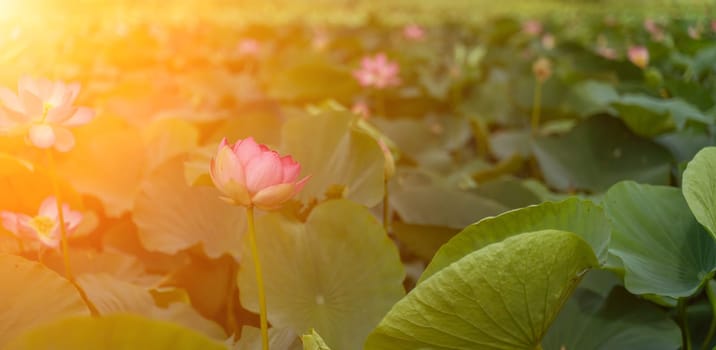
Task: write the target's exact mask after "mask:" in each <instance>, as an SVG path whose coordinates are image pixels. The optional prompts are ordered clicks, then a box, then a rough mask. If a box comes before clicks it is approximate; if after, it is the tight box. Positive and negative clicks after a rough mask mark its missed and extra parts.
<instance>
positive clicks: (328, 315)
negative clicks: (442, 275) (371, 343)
mask: <svg viewBox="0 0 716 350" xmlns="http://www.w3.org/2000/svg"><path fill="white" fill-rule="evenodd" d="M256 226H257V241H258V247H259V250H260V256H261V263H262V265H263V272H264V273H263V275H264V279H265V281H266V303H267V307H268V320H269V322H271V324H272V325H273V326H274V327H279V328H290V329H292V330H293V331H294V332H295V333H297V334H303V333H305V332H307V331H308V330H309V329H311V328H315V329H316V331H318V332H319V333H320V334H321V336H323V338H324V339H325V340H326V342H327V343H328V344H331V346H334V347H336V348H338V349H346V350H351V349H360V348H361V347H362V344H363V342H364V341H365V338H366V336H367V335H368V333H370V331H371V330H372V329H373V328H374V327H375V326H376V325H377V324H378V322H379V321H380V319H381V318H382V317H383V315H385V313H386V312H387V311H388V310H389V309H390V307H391V306H392V305H393V304H394V303H395V302H396V301H398V299H400V298H401V297H402V296H403V295H404V291H403V286H402V282H403V278H404V276H405V273H404V271H403V266H402V264H401V262H400V257H399V255H398V251H397V249H396V248H395V246H394V245H393V243H392V241H391V240H390V238H388V236H387V235H386V234H385V232H384V231H383V228H382V227H381V225H380V224H379V223H378V222H377V221H376V219H375V218H374V217H373V215H372V214H371V213H370V212H369V211H368V210H367V209H365V208H364V207H362V206H360V205H358V204H356V203H353V202H350V201H348V200H331V201H327V202H324V203H322V204H320V205H318V206H317V207H315V208H314V209H313V211H312V212H311V214H310V215H309V217H308V219H307V221H306V223H301V222H299V221H296V220H294V219H289V218H286V217H283V216H281V215H279V214H268V215H265V216H263V217H261V218H259V219H258V220H257V223H256ZM244 254H245V255H244V256H249V255H248V254H249V253H248V252H245V253H244ZM238 282H239V288H240V290H241V293H240V297H241V304H242V305H243V306H244V307H245V308H247V309H248V310H251V311H254V312H257V311H258V301H257V290H256V277H255V275H254V264H253V263H252V261H251V260H250V259H246V258H245V259H244V260H243V262H242V264H241V265H240V267H239V279H238Z"/></svg>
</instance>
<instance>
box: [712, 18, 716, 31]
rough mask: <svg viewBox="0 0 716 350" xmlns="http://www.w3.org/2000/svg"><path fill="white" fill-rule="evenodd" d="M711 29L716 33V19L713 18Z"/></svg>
mask: <svg viewBox="0 0 716 350" xmlns="http://www.w3.org/2000/svg"><path fill="white" fill-rule="evenodd" d="M711 31H712V32H714V33H716V19H714V20H711Z"/></svg>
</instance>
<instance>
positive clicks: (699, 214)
mask: <svg viewBox="0 0 716 350" xmlns="http://www.w3.org/2000/svg"><path fill="white" fill-rule="evenodd" d="M682 186H683V192H684V197H685V198H686V202H687V203H688V205H689V208H691V212H692V213H694V216H695V217H696V220H698V222H699V223H701V225H704V227H706V228H707V229H708V230H709V232H710V233H711V235H713V236H714V237H715V238H716V147H707V148H704V149H702V150H701V151H699V153H697V154H696V156H695V157H694V160H692V161H691V162H690V163H689V165H688V166H687V167H686V170H685V171H684V179H683V182H682Z"/></svg>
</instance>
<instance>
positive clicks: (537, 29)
mask: <svg viewBox="0 0 716 350" xmlns="http://www.w3.org/2000/svg"><path fill="white" fill-rule="evenodd" d="M522 32H523V33H526V34H528V35H530V36H537V35H540V34H541V33H542V23H541V22H540V21H538V20H536V19H530V20H527V21H525V22H523V23H522Z"/></svg>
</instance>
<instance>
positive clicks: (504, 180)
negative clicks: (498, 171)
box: [471, 176, 542, 209]
mask: <svg viewBox="0 0 716 350" xmlns="http://www.w3.org/2000/svg"><path fill="white" fill-rule="evenodd" d="M471 192H473V193H476V194H477V195H479V196H482V197H483V198H490V199H492V200H494V201H496V202H497V203H500V204H502V205H503V206H505V207H507V208H509V209H517V208H522V207H526V206H528V205H532V204H538V203H540V202H542V199H541V198H540V197H539V195H538V194H537V193H536V192H535V191H534V190H532V189H530V188H529V185H527V184H526V182H525V181H523V180H519V179H516V178H513V177H511V176H503V177H500V178H497V179H495V180H492V181H488V182H484V183H480V185H479V186H478V187H477V188H475V189H474V190H472V191H471Z"/></svg>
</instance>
